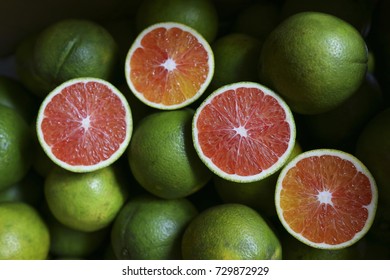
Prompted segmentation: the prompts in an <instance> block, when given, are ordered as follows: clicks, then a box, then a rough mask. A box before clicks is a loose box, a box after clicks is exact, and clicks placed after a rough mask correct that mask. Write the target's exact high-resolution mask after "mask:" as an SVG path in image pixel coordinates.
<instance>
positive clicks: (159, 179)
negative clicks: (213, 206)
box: [127, 108, 211, 198]
mask: <svg viewBox="0 0 390 280" xmlns="http://www.w3.org/2000/svg"><path fill="white" fill-rule="evenodd" d="M193 115H194V111H193V110H192V109H189V108H187V109H181V110H173V111H159V112H156V113H153V114H150V115H148V116H146V117H145V118H143V119H142V120H141V121H140V122H139V124H138V126H137V127H136V128H135V130H134V133H133V136H132V140H131V142H130V146H129V149H128V154H127V155H128V161H129V164H130V169H131V171H132V174H133V175H134V177H135V179H136V180H137V181H138V182H139V184H140V185H141V186H142V187H143V188H144V189H146V190H147V191H148V192H150V193H152V194H154V195H156V196H159V197H162V198H180V197H185V196H188V195H190V194H192V193H195V192H196V191H198V190H199V189H201V188H202V187H204V186H205V185H206V183H207V182H208V181H209V180H210V178H211V172H210V171H209V170H208V168H207V167H206V166H205V165H204V164H203V162H202V161H201V160H200V159H199V157H198V155H197V154H196V152H195V149H194V146H193V144H192V139H191V121H192V118H193Z"/></svg>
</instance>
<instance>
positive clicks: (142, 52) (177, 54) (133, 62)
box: [125, 22, 214, 110]
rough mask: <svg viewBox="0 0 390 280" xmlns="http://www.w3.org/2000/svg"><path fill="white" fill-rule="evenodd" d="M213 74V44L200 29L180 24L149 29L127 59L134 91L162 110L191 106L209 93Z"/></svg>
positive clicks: (127, 74)
mask: <svg viewBox="0 0 390 280" xmlns="http://www.w3.org/2000/svg"><path fill="white" fill-rule="evenodd" d="M213 74H214V56H213V53H212V50H211V47H210V45H209V44H208V43H207V41H206V40H205V39H204V38H203V37H202V36H201V35H200V34H199V33H198V32H197V31H196V30H194V29H192V28H190V27H188V26H186V25H183V24H180V23H174V22H163V23H158V24H155V25H152V26H150V27H148V28H146V29H145V30H144V31H142V32H141V33H140V34H139V35H138V36H137V38H136V40H135V41H134V43H133V45H132V46H131V48H130V50H129V52H128V54H127V57H126V65H125V75H126V80H127V83H128V85H129V87H130V89H131V91H132V92H133V93H134V94H135V96H137V97H138V98H139V99H140V100H141V101H142V102H144V103H145V104H147V105H149V106H151V107H154V108H158V109H164V110H173V109H178V108H182V107H185V106H187V105H189V104H191V103H192V102H194V101H195V100H196V99H198V98H199V97H200V96H201V95H202V93H203V92H204V91H205V90H206V88H207V86H208V85H209V83H210V81H211V78H212V76H213Z"/></svg>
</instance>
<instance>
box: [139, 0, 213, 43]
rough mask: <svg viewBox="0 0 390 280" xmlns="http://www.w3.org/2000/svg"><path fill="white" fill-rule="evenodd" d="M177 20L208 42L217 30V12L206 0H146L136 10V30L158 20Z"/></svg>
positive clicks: (140, 29)
mask: <svg viewBox="0 0 390 280" xmlns="http://www.w3.org/2000/svg"><path fill="white" fill-rule="evenodd" d="M168 21H169V22H178V23H182V24H185V25H188V26H190V27H192V28H194V29H195V30H196V31H198V32H199V33H200V34H201V35H202V36H203V37H204V38H205V39H206V40H207V41H208V42H212V41H213V40H214V39H215V37H216V36H217V32H218V14H217V10H216V9H215V7H214V4H213V3H212V1H208V0H146V1H143V2H142V3H141V5H140V7H139V9H138V11H137V16H136V23H137V24H136V25H137V29H138V31H142V30H143V29H145V28H146V27H148V26H150V25H152V24H155V23H159V22H168Z"/></svg>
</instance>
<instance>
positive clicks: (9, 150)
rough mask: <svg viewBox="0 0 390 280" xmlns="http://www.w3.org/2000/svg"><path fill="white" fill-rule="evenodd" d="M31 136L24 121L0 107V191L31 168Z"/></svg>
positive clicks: (15, 181)
mask: <svg viewBox="0 0 390 280" xmlns="http://www.w3.org/2000/svg"><path fill="white" fill-rule="evenodd" d="M31 142H32V134H31V131H30V128H29V127H28V125H27V123H26V121H25V119H23V117H22V116H21V115H20V114H19V113H18V112H17V111H15V110H13V109H11V108H8V107H5V106H3V105H0V158H1V161H0V190H2V189H5V188H7V187H9V186H11V185H13V184H15V183H17V182H19V181H20V180H22V179H23V177H24V176H25V175H26V174H27V172H28V170H29V168H30V167H31V160H32V159H31V151H30V149H31V147H32V146H31Z"/></svg>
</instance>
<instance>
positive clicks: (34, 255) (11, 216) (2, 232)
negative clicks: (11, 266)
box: [0, 202, 50, 260]
mask: <svg viewBox="0 0 390 280" xmlns="http://www.w3.org/2000/svg"><path fill="white" fill-rule="evenodd" d="M0 221H1V223H0V259H2V260H7V259H8V260H12V259H13V260H44V259H46V258H47V256H48V253H49V246H50V235H49V230H48V228H47V226H46V224H45V222H44V220H43V219H42V217H41V216H40V214H39V213H38V212H37V211H36V209H35V208H33V207H32V206H30V205H28V204H26V203H22V202H2V203H0ZM10 240H12V242H10Z"/></svg>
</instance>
